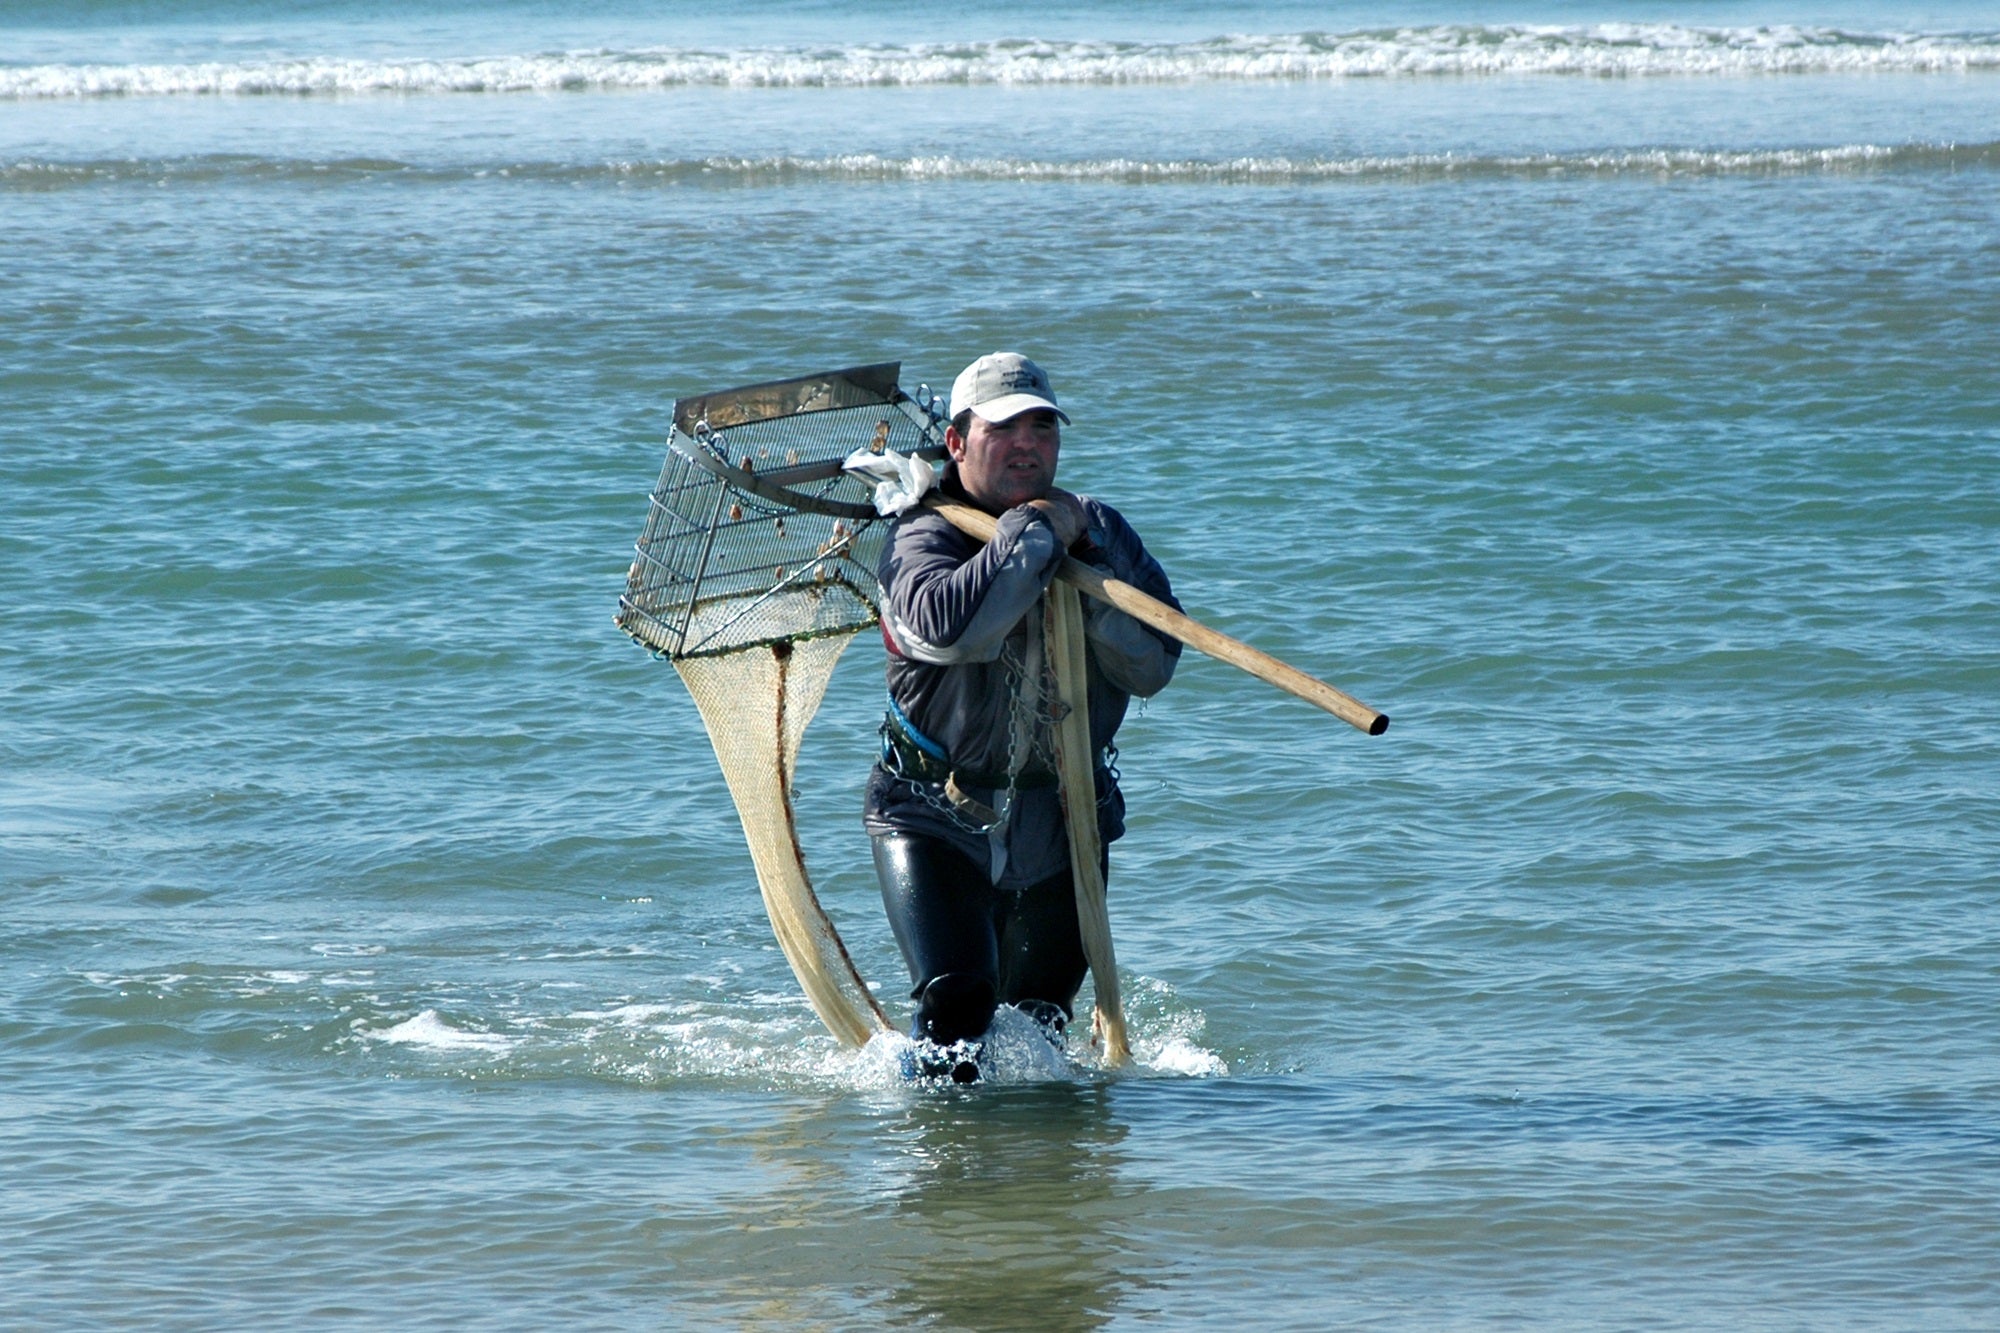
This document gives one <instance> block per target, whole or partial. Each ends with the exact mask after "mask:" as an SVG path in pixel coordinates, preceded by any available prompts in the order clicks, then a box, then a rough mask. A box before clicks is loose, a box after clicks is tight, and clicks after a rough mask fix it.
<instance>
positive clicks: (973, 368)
mask: <svg viewBox="0 0 2000 1333" xmlns="http://www.w3.org/2000/svg"><path fill="white" fill-rule="evenodd" d="M1043 407H1045V408H1047V409H1048V410H1049V411H1051V412H1053V413H1055V414H1056V415H1057V416H1059V417H1061V418H1062V420H1063V424H1064V425H1068V424H1069V415H1068V414H1067V413H1065V412H1064V411H1063V410H1062V409H1061V408H1060V407H1057V406H1056V391H1055V389H1054V388H1052V387H1051V386H1050V385H1049V375H1048V372H1047V371H1045V370H1043V369H1042V368H1041V367H1040V366H1038V365H1036V364H1035V363H1034V362H1032V361H1030V360H1028V358H1027V357H1025V356H1022V355H1021V354H1020V353H1019V352H988V353H987V354H986V355H985V356H982V357H980V358H979V359H978V360H977V361H975V362H973V363H972V364H971V365H969V366H967V367H966V368H965V369H964V370H961V371H960V372H958V378H957V379H956V380H954V381H953V382H952V386H951V415H952V416H953V417H954V418H955V417H957V416H958V414H959V413H960V412H964V411H966V410H968V409H970V410H971V411H972V412H974V413H975V414H977V415H978V417H979V418H980V420H982V421H985V422H987V423H989V424H991V425H995V426H997V425H999V424H1000V423H1001V422H1003V421H1012V420H1013V419H1014V418H1015V417H1018V416H1020V415H1021V414H1022V413H1023V412H1032V411H1034V410H1035V409H1036V408H1043Z"/></svg>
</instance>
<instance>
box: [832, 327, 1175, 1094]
mask: <svg viewBox="0 0 2000 1333" xmlns="http://www.w3.org/2000/svg"><path fill="white" fill-rule="evenodd" d="M951 417H952V420H951V427H950V429H949V430H947V431H946V432H945V444H946V447H947V448H948V449H949V451H950V453H951V463H950V464H949V465H948V466H947V468H946V469H945V474H944V478H943V480H942V482H941V484H940V486H941V490H942V491H943V493H944V494H945V495H946V496H948V497H950V498H952V499H955V500H962V501H965V502H967V503H970V504H973V505H976V506H977V507H979V508H980V509H983V510H985V511H986V512H987V513H989V514H992V515H994V516H995V517H997V518H998V520H999V531H998V532H997V533H996V534H995V535H994V537H993V540H992V541H990V542H987V543H986V544H984V545H981V544H980V543H979V542H978V541H977V540H975V539H974V538H971V537H968V536H966V535H964V534H963V533H961V532H960V531H959V530H958V529H957V528H955V527H953V526H952V525H951V524H950V523H948V522H947V521H946V520H945V519H944V518H942V517H940V516H939V515H937V514H935V513H932V512H931V511H929V510H926V509H913V510H910V511H909V512H907V513H905V514H904V515H903V516H902V517H901V518H899V519H898V520H897V521H896V524H895V526H894V527H893V528H892V529H891V530H890V533H889V538H888V544H887V545H886V546H885V547H884V548H883V552H882V563H881V568H880V577H881V581H882V588H883V591H884V593H885V596H884V599H883V601H884V604H883V608H882V637H883V639H884V641H885V642H886V643H887V644H888V648H889V671H888V674H889V712H888V716H887V717H886V718H885V719H884V720H883V726H882V735H883V745H882V758H881V760H880V761H879V762H878V763H877V764H876V765H875V768H874V771H873V772H872V773H870V775H869V780H868V793H867V797H866V802H865V806H864V810H863V821H864V823H865V825H866V827H867V829H868V832H869V834H870V836H871V837H872V838H873V840H874V845H875V870H876V873H877V874H878V875H879V876H880V878H881V881H882V901H883V903H884V904H885V905H886V906H887V908H888V912H889V924H890V926H891V928H892V929H894V931H895V934H896V943H897V944H898V945H899V946H901V948H902V951H903V958H904V961H905V962H907V963H908V964H909V967H910V979H911V981H912V982H913V983H914V987H913V989H912V990H911V992H910V994H911V997H912V998H913V999H915V1000H916V1001H917V1014H916V1020H915V1022H914V1024H913V1025H912V1031H911V1036H913V1037H915V1038H918V1039H919V1045H918V1055H917V1059H916V1062H915V1063H916V1069H917V1072H921V1073H923V1074H926V1075H931V1076H939V1075H945V1074H949V1075H950V1077H951V1078H952V1079H954V1080H955V1081H957V1082H961V1083H965V1082H971V1081H972V1080H974V1079H976V1078H978V1077H979V1073H980V1069H979V1063H978V1061H979V1055H980V1050H981V1045H982V1043H981V1039H982V1038H983V1037H984V1036H985V1034H986V1031H987V1028H988V1026H989V1025H990V1024H991V1023H992V1020H993V1013H994V1008H995V1006H996V1005H998V1004H1010V1005H1013V1006H1015V1007H1017V1008H1019V1009H1021V1010H1023V1011H1024V1012H1026V1013H1027V1014H1028V1015H1029V1016H1031V1017H1032V1018H1034V1019H1035V1020H1036V1021H1037V1022H1038V1023H1040V1024H1041V1025H1042V1028H1043V1030H1044V1031H1045V1032H1046V1033H1047V1034H1048V1035H1049V1037H1050V1039H1051V1040H1052V1041H1053V1042H1054V1043H1055V1044H1056V1045H1057V1046H1060V1045H1061V1044H1062V1033H1063V1027H1064V1025H1065V1024H1066V1023H1067V1022H1068V1021H1069V1019H1070V1017H1071V1014H1072V1009H1071V1006H1072V1004H1073V1003H1074V1001H1075V999H1076V992H1077V988H1078V987H1079V986H1081V985H1082V984H1083V976H1084V971H1085V962H1084V953H1083V942H1082V939H1081V937H1080V935H1079V933H1078V928H1077V916H1076V896H1075V889H1074V886H1073V885H1072V883H1071V880H1070V868H1069V837H1068V834H1067V832H1066V831H1065V828H1064V824H1063V813H1062V803H1061V798H1060V795H1059V793H1058V791H1057V786H1056V770H1055V762H1054V746H1053V743H1052V741H1051V738H1050V723H1051V721H1052V717H1051V714H1052V712H1053V709H1054V706H1055V700H1056V697H1057V695H1056V691H1055V687H1054V683H1053V680H1052V677H1051V675H1050V668H1049V665H1048V663H1047V660H1046V659H1047V653H1046V650H1045V644H1044V642H1043V639H1044V635H1043V615H1042V603H1041V598H1042V593H1043V591H1044V590H1045V589H1047V587H1048V586H1049V583H1050V582H1051V581H1052V580H1053V579H1054V578H1055V574H1056V569H1057V567H1058V566H1059V565H1060V564H1061V563H1062V558H1063V555H1064V553H1065V552H1066V551H1067V552H1068V553H1070V554H1074V555H1075V556H1077V557H1078V558H1079V559H1081V560H1083V561H1085V562H1086V563H1088V564H1091V565H1095V566H1096V567H1098V568H1099V569H1101V570H1104V571H1105V572H1107V573H1109V574H1110V575H1112V576H1113V577H1114V578H1118V579H1122V580H1124V581H1125V582H1127V583H1130V584H1132V585H1134V586H1135V587H1137V588H1139V589H1140V590H1142V591H1144V592H1146V593H1149V594H1151V595H1152V596H1154V597H1157V598H1159V599H1160V600H1161V601H1164V602H1167V603H1169V604H1172V605H1176V606H1178V603H1175V602H1174V600H1173V593H1172V590H1171V589H1170V588H1169V587H1168V586H1167V577H1166V575H1165V574H1164V573H1163V572H1162V571H1161V569H1160V566H1159V564H1158V562H1156V561H1155V560H1154V559H1153V558H1152V556H1150V555H1148V554H1147V553H1146V548H1145V546H1144V545H1143V544H1142V543H1141V542H1140V540H1139V536H1138V534H1137V533H1135V532H1133V531H1132V528H1131V525H1130V524H1128V523H1127V522H1126V521H1125V520H1124V519H1123V518H1121V517H1120V516H1119V514H1118V512H1117V511H1116V510H1114V509H1112V508H1111V507H1110V506H1109V505H1106V504H1102V503H1100V502H1099V501H1096V500H1092V499H1089V498H1088V497H1083V496H1074V495H1070V494H1068V493H1066V492H1063V491H1058V490H1055V489H1053V486H1054V482H1055V476H1056V455H1057V453H1058V452H1059V450H1060V448H1061V445H1062V425H1063V424H1064V423H1067V422H1068V421H1069V418H1068V417H1067V416H1065V415H1064V414H1063V412H1062V410H1061V409H1060V408H1058V407H1057V406H1056V397H1055V391H1054V389H1053V388H1051V386H1050V384H1049V378H1048V376H1047V375H1046V374H1045V373H1043V371H1042V369H1041V367H1039V366H1037V365H1036V364H1035V363H1034V362H1032V361H1030V360H1028V359H1027V358H1026V357H1024V356H1021V355H1019V354H1017V353H1013V352H994V353H992V354H991V355H989V356H983V357H981V358H980V359H979V360H977V361H975V362H973V363H972V364H971V365H970V366H967V367H966V368H965V370H964V372H963V373H962V374H960V375H959V377H958V379H957V381H956V382H955V383H954V384H953V385H952V390H951ZM1085 605H1086V639H1087V641H1088V656H1089V662H1090V673H1089V674H1090V681H1089V712H1090V733H1091V734H1090V739H1091V750H1092V754H1093V758H1094V762H1093V765H1092V767H1093V769H1094V770H1095V774H1094V776H1095V778H1096V787H1097V823H1098V829H1099V831H1100V835H1101V837H1102V841H1103V842H1104V843H1105V844H1109V843H1110V842H1111V840H1112V839H1114V838H1117V837H1118V836H1119V835H1120V834H1122V833H1123V832H1124V831H1125V822H1124V811H1125V798H1124V796H1123V794H1122V793H1120V792H1119V790H1118V782H1117V773H1116V769H1115V768H1114V767H1112V760H1113V758H1114V757H1115V755H1116V751H1115V749H1113V747H1112V739H1113V737H1114V736H1115V735H1116V734H1117V731H1118V724H1119V723H1120V722H1122V721H1123V720H1124V717H1125V709H1126V706H1127V705H1128V704H1129V703H1130V702H1131V698H1132V696H1133V695H1135V694H1136V695H1140V696H1150V695H1153V694H1157V693H1158V692H1159V691H1160V690H1161V689H1162V688H1164V687H1165V686H1166V683H1167V682H1168V680H1170V679H1171V678H1172V677H1173V674H1174V663H1175V662H1176V661H1178V660H1179V658H1180V651H1181V646H1180V644H1179V643H1178V642H1176V641H1174V640H1172V639H1169V638H1166V637H1164V636H1162V635H1159V634H1156V633H1154V632H1153V631H1152V630H1151V629H1148V628H1147V627H1146V626H1144V625H1142V624H1140V623H1139V622H1138V621H1136V620H1134V619H1132V618H1131V617H1130V616H1127V615H1126V614H1125V613H1124V612H1122V611H1119V610H1117V609H1115V608H1113V607H1110V606H1108V605H1106V604H1104V603H1102V602H1099V601H1095V600H1091V601H1088V602H1086V604H1085Z"/></svg>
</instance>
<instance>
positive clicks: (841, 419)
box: [618, 362, 943, 1046]
mask: <svg viewBox="0 0 2000 1333" xmlns="http://www.w3.org/2000/svg"><path fill="white" fill-rule="evenodd" d="M899 369H900V366H899V364H898V363H895V362H889V363H884V364H881V365H874V366H862V367H857V368H855V369H852V370H843V371H835V372H829V373H826V374H822V375H812V376H806V377H804V378H801V379H794V380H781V381H777V382H775V383H770V384H759V385H751V386H749V387H747V388H742V389H730V390H725V391H723V392H720V393H713V394H705V395H703V396H701V397H699V398H686V399H682V400H681V401H679V402H677V403H675V404H674V419H673V427H672V432H671V434H670V436H669V440H668V443H669V450H668V454H667V460H666V464H665V466H664V467H663V468H662V469H661V472H660V481H659V485H658V486H657V487H655V488H654V491H653V494H652V499H651V503H650V506H649V509H648V513H647V520H646V529H645V532H644V534H643V535H642V536H641V537H640V539H639V543H638V548H637V558H635V559H634V560H633V562H632V568H631V571H630V573H629V574H628V576H627V580H626V588H625V595H624V596H623V597H622V598H620V599H619V611H618V624H619V627H620V628H621V629H623V630H624V631H625V632H626V633H627V634H629V635H631V636H632V638H633V639H635V640H637V641H638V642H639V643H641V644H643V645H644V646H646V647H647V648H650V649H652V650H653V651H654V652H655V653H656V654H658V655H660V656H663V657H666V658H667V659H668V660H669V661H671V662H672V663H673V664H674V667H675V669H676V670H677V671H678V672H679V673H680V677H681V679H682V681H683V682H684V683H685V684H686V685H687V687H688V692H689V693H690V694H691V695H692V696H693V697H694V702H695V707H696V708H697V710H699V712H700V713H701V719H702V723H703V725H704V726H705V727H706V728H707V729H708V735H709V740H710V742H711V744H713V746H714V747H715V757H716V759H717V761H718V762H719V763H720V764H721V766H722V772H723V776H724V778H725V780H726V781H727V783H728V785H729V794H730V796H731V798H732V799H733V800H734V801H735V803H736V811H737V815H738V817H739V818H740V819H741V821H742V824H743V835H744V839H745V841H746V842H747V843H748V844H749V848H750V859H751V863H752V864H753V865H754V867H755V868H756V872H757V884H758V888H759V889H760V890H761V892H762V894H763V898H764V907H765V910H766V911H767V912H768V913H769V914H770V918H771V928H772V931H773V932H774V933H775V934H776V936H777V938H778V944H779V947H780V948H782V949H783V950H784V953H785V958H786V960H787V961H788V962H790V963H791V966H792V971H793V972H794V973H795V974H796V975H797V976H798V979H799V984H800V986H801V987H803V988H804V990H805V993H806V997H807V999H808V1000H810V1001H811V1003H812V1006H813V1008H814V1010H815V1011H816V1012H817V1013H818V1014H819V1016H820V1019H821V1020H822V1021H823V1022H824V1023H825V1024H826V1026H827V1029H828V1030H829V1031H830V1032H832V1033H833V1034H834V1036H835V1037H837V1038H839V1039H840V1040H841V1041H843V1042H845V1043H847V1044H849V1045H852V1046H859V1045H862V1044H863V1043H865V1042H866V1041H867V1040H868V1038H869V1036H870V1035H872V1034H873V1033H875V1032H878V1031H885V1030H887V1029H888V1028H889V1026H890V1025H889V1021H888V1018H887V1017H886V1016H885V1015H884V1014H883V1012H882V1008H881V1006H880V1005H879V1004H878V1003H877V1002H876V1000H875V997H874V995H873V993H872V992H871V991H870V990H869V987H868V985H867V983H866V982H864V981H863V980H862V979H861V977H860V975H859V974H858V972H857V971H856V970H855V967H854V963H853V961H852V959H851V958H850V957H849V955H848V952H847V948H846V946H845V945H844V944H843V943H842V942H841V939H840V933H839V932H838V931H837V930H835V929H834V925H833V922H832V921H831V920H830V919H829V918H828V917H827V915H826V912H825V910H824V909H823V908H822V907H821V906H820V903H819V899H818V897H817V896H816V895H815V894H814V893H813V889H812V882H811V880H810V878H809V877H808V876H807V874H806V867H805V859H804V856H803V854H802V852H801V850H800V847H799V840H798V831H797V825H796V821H795V818H794V814H793V807H792V787H793V773H794V771H795V765H796V763H797V761H798V753H799V744H800V741H801V740H802V739H803V738H804V736H805V730H806V725H807V723H809V722H811V720H812V717H813V714H814V713H815V712H817V711H818V709H819V706H820V702H821V700H822V699H823V698H824V697H825V694H826V686H827V681H828V679H829V678H830V677H831V676H832V674H833V669H834V665H835V663H837V662H838V661H839V659H840V654H841V652H842V651H843V650H844V649H845V648H846V647H847V645H848V644H849V643H850V642H851V641H852V640H853V637H854V635H855V634H856V633H857V632H859V631H860V630H862V629H865V628H867V627H868V626H871V625H873V624H875V623H876V620H877V616H878V611H877V606H876V598H877V596H878V591H877V585H876V580H875V566H876V561H877V558H878V556H879V555H880V553H881V545H882V540H883V537H884V536H885V535H886V527H885V525H884V524H883V523H882V522H881V521H880V520H879V518H878V515H877V514H876V511H875V508H874V505H873V504H872V502H871V499H870V497H871V493H872V487H871V485H870V484H869V483H868V482H867V481H865V480H863V479H862V478H860V477H857V476H855V475H853V474H851V473H849V472H847V471H846V470H844V468H843V464H844V462H845V461H846V460H847V459H848V457H849V456H850V455H851V454H853V453H855V452H856V451H865V452H869V453H874V454H885V453H887V452H889V451H893V452H895V453H900V454H905V455H920V456H931V457H935V456H939V455H941V454H942V453H943V449H942V445H941V444H940V440H941V431H942V427H941V425H940V422H939V420H938V415H939V414H938V412H937V410H936V404H935V403H934V402H932V401H931V400H930V399H929V397H928V395H927V394H926V395H925V396H924V401H923V402H922V403H919V402H918V401H917V400H915V399H912V398H910V397H909V396H908V395H906V394H904V393H903V391H902V390H901V389H900V388H898V387H897V384H896V376H897V372H898V371H899Z"/></svg>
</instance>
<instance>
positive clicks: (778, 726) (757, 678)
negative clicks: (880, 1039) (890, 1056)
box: [674, 633, 889, 1046]
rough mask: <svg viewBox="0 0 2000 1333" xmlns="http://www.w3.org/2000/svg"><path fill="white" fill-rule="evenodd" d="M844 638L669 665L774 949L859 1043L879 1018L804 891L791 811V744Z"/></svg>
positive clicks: (807, 884) (879, 1026)
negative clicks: (699, 730)
mask: <svg viewBox="0 0 2000 1333" xmlns="http://www.w3.org/2000/svg"><path fill="white" fill-rule="evenodd" d="M853 637H854V636H853V634H852V633H848V634H838V635H828V636H825V637H821V638H816V639H805V640H802V641H800V642H797V643H791V644H787V643H780V644H777V645H760V646H758V647H754V648H745V649H742V650H740V651H737V652H733V653H725V654H722V655H719V656H711V657H687V658H681V659H680V660H678V661H676V662H675V663H674V668H675V669H676V670H677V671H679V672H680V675H681V679H682V680H683V681H685V682H686V683H687V687H688V693H689V694H691V695H693V696H694V703H695V707H696V708H698V709H699V710H700V711H701V720H702V722H703V724H704V725H706V726H707V728H708V738H709V741H710V743H711V744H713V745H714V746H715V757H716V759H717V761H719V762H720V763H721V765H722V773H723V777H724V778H725V779H726V780H727V781H728V783H729V794H730V796H731V798H732V799H734V800H735V802H736V811H737V814H738V815H739V816H740V817H741V818H742V821H743V837H744V839H745V841H747V842H748V843H749V844H750V860H751V863H752V864H753V865H754V866H755V867H756V869H757V887H758V888H759V889H760V890H762V892H763V895H764V910H765V911H766V912H767V913H769V914H770V917H771V929H772V931H773V932H774V933H775V934H776V935H777V937H778V946H779V947H780V948H782V949H783V950H784V951H785V958H786V960H787V961H788V962H790V963H791V965H792V971H793V972H794V973H795V974H796V975H797V976H798V979H799V985H800V986H802V987H803V988H804V989H805V993H806V998H807V999H808V1000H810V1001H811V1002H812V1007H813V1009H814V1010H815V1011H817V1012H818V1014H819V1016H820V1019H821V1021H822V1022H824V1023H825V1024H826V1026H827V1030H828V1031H829V1032H831V1033H833V1035H834V1036H835V1037H837V1038H839V1039H840V1040H841V1041H843V1042H845V1043H847V1044H848V1045H850V1046H860V1045H863V1044H864V1043H866V1042H867V1040H868V1039H869V1037H871V1036H873V1035H874V1034H875V1033H877V1032H884V1031H888V1030H889V1019H888V1016H887V1015H885V1014H884V1013H883V1012H882V1007H881V1005H879V1004H877V1003H876V1001H875V996H874V995H873V994H872V993H871V992H870V991H869V989H868V984H867V983H866V982H864V981H863V980H862V979H861V976H860V974H859V973H858V972H856V971H855V968H854V962H853V959H852V958H850V957H849V956H848V952H847V946H846V945H844V944H842V943H841V940H840V932H839V931H837V930H835V929H834V927H833V922H832V921H831V920H829V919H828V917H827V915H826V912H825V910H824V909H822V908H821V907H820V903H819V899H818V897H817V896H815V895H814V893H813V889H812V883H811V881H810V880H809V879H808V878H807V877H806V866H805V857H804V855H803V853H802V852H801V851H800V849H799V837H798V828H797V825H796V822H795V819H794V816H793V813H792V774H793V772H794V771H795V766H796V764H797V763H798V757H799V742H800V741H801V740H803V739H804V737H805V731H806V724H807V723H808V722H810V721H812V717H813V714H814V713H816V712H818V711H819V705H820V700H821V699H822V698H824V697H825V694H826V684H827V680H828V678H829V677H831V676H832V674H833V668H834V664H835V663H836V662H838V661H839V660H840V654H841V651H842V650H843V649H845V648H846V647H847V645H848V643H849V642H850V641H851V640H852V639H853Z"/></svg>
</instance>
